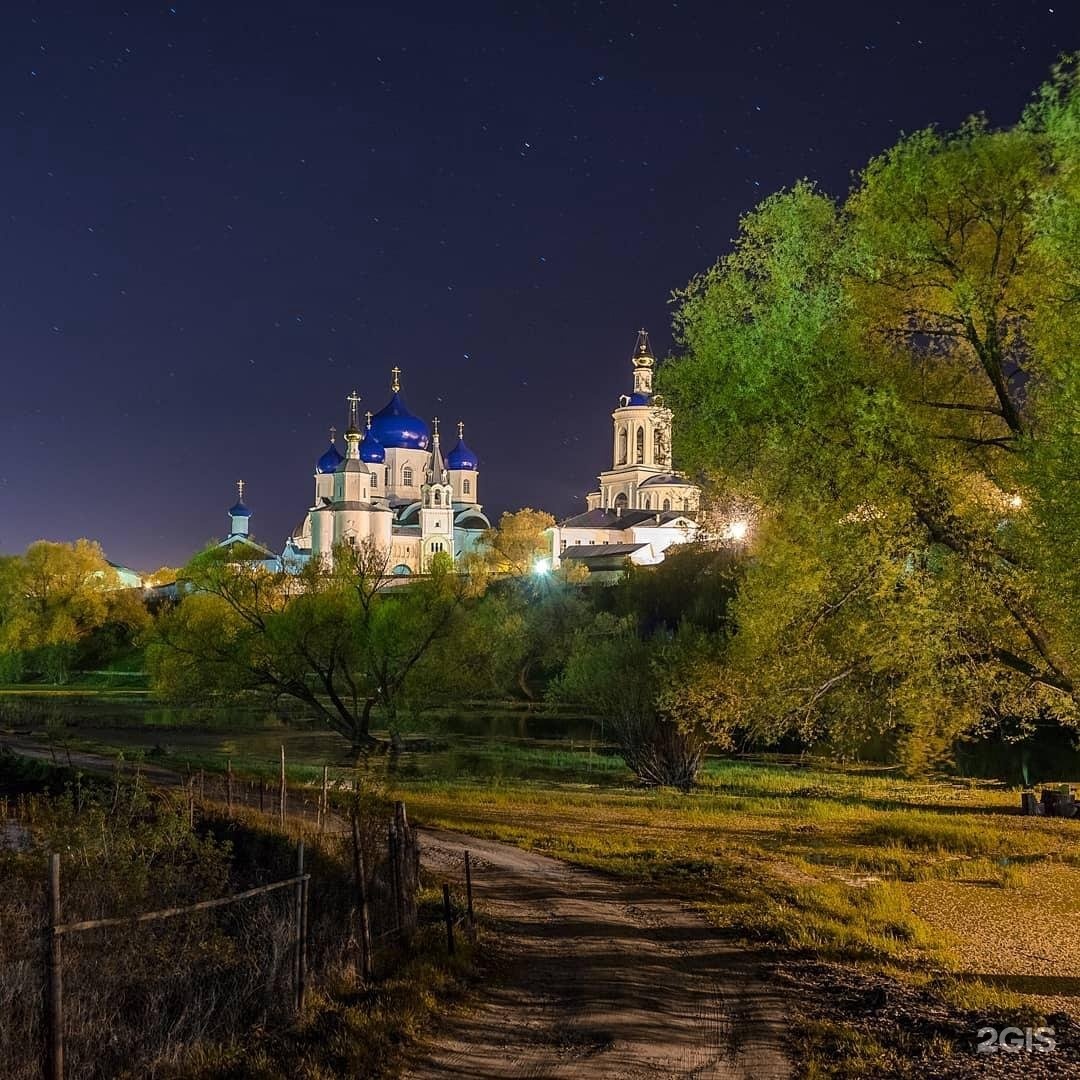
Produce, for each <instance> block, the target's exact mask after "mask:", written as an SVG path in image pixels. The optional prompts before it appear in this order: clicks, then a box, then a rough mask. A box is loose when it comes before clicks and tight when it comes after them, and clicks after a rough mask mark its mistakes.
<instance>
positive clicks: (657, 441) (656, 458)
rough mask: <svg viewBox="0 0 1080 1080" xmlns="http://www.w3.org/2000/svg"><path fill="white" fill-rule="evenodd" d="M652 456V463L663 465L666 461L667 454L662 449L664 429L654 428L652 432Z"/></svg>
mask: <svg viewBox="0 0 1080 1080" xmlns="http://www.w3.org/2000/svg"><path fill="white" fill-rule="evenodd" d="M652 446H653V449H652V456H653V463H654V464H656V465H663V464H665V462H666V461H667V454H666V451H665V449H664V429H663V428H655V429H654V430H653V434H652Z"/></svg>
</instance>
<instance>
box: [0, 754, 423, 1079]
mask: <svg viewBox="0 0 1080 1080" xmlns="http://www.w3.org/2000/svg"><path fill="white" fill-rule="evenodd" d="M324 776H325V774H324ZM132 782H133V783H134V784H135V785H136V786H137V785H138V783H139V778H138V775H137V774H136V775H135V777H134V779H133V781H132ZM151 794H152V796H153V797H154V798H161V799H164V800H166V801H167V802H168V803H169V804H170V806H169V809H170V813H171V814H172V816H173V817H174V818H176V819H177V820H179V822H180V823H181V825H183V826H186V828H187V829H188V830H190V832H191V835H192V840H191V844H192V845H194V846H193V847H192V850H193V851H196V852H197V849H198V844H199V843H200V842H202V841H206V842H207V843H208V842H209V841H210V840H211V839H213V840H214V841H221V840H228V841H230V843H231V844H232V848H233V851H234V863H236V864H237V865H238V867H239V870H238V871H237V872H236V873H233V874H231V876H230V884H234V885H238V886H244V887H234V888H232V889H230V890H229V891H227V892H224V893H222V892H219V893H217V894H214V893H209V894H208V892H207V890H206V888H205V887H202V888H200V885H201V884H202V883H201V882H200V879H199V873H200V871H199V866H200V865H201V864H200V863H199V862H198V861H197V860H195V859H193V861H192V864H191V866H190V867H189V868H188V871H187V872H188V874H189V876H190V880H188V879H186V878H185V868H184V867H179V868H177V867H170V868H166V867H159V868H155V867H154V866H152V865H151V866H150V867H149V868H147V870H146V873H147V874H148V875H149V879H148V880H147V881H145V882H142V883H140V884H141V890H140V891H139V895H140V896H143V897H146V896H151V897H152V896H155V895H157V896H160V897H161V898H162V899H165V900H173V899H174V898H176V897H178V898H179V899H178V900H177V902H175V903H167V904H159V905H157V906H154V905H150V906H148V907H147V908H146V909H144V910H137V911H133V910H131V909H130V908H128V910H121V911H119V912H118V911H117V906H118V903H119V901H117V903H111V902H110V897H109V896H108V895H105V894H106V893H107V890H108V888H109V879H108V875H106V874H104V873H103V872H102V870H101V868H100V867H95V866H94V865H92V864H90V865H87V863H86V862H85V860H82V859H81V857H80V853H79V852H78V851H66V852H63V853H62V854H61V853H60V852H57V851H53V852H52V854H50V855H49V856H48V859H47V866H46V865H45V864H46V859H45V858H42V863H41V864H40V865H41V872H40V874H39V875H37V876H35V878H33V879H29V880H27V881H26V882H24V887H23V888H22V889H21V891H20V892H19V893H18V895H13V894H12V893H10V892H9V893H7V894H4V891H3V889H2V888H0V921H2V922H3V924H4V925H3V926H2V927H0V972H2V974H0V1015H2V1016H3V1017H4V1021H3V1023H0V1074H2V1075H3V1076H4V1077H5V1078H10V1080H31V1078H34V1080H37V1077H40V1076H42V1075H44V1076H45V1077H47V1078H48V1080H74V1078H78V1080H84V1078H85V1080H96V1078H99V1077H115V1076H121V1075H130V1076H155V1075H160V1074H161V1073H163V1072H166V1071H168V1069H169V1068H170V1067H172V1066H175V1065H176V1064H177V1063H178V1062H180V1061H182V1060H183V1058H184V1055H185V1054H187V1053H189V1052H190V1050H191V1047H192V1046H196V1045H199V1044H208V1043H213V1042H219V1043H220V1042H228V1041H229V1040H235V1039H236V1038H238V1037H239V1036H240V1035H242V1034H243V1033H245V1032H247V1031H249V1030H251V1029H253V1028H259V1027H263V1028H266V1027H272V1026H274V1025H280V1024H283V1023H286V1022H288V1019H289V1017H290V1016H291V1015H292V1014H293V1013H294V1012H295V1011H296V1009H297V1008H298V1007H302V1004H303V1000H304V994H305V990H306V986H307V981H308V976H309V973H314V974H316V975H323V974H329V973H331V972H334V973H338V974H342V975H345V976H346V977H349V978H352V979H354V980H356V981H357V982H362V981H366V980H371V979H373V978H377V977H379V976H380V975H382V974H385V973H386V972H388V971H390V970H392V969H393V967H394V965H395V963H396V959H397V957H398V956H400V955H401V954H402V953H401V949H400V945H401V944H403V943H406V942H407V941H408V940H409V938H410V937H411V935H412V934H413V933H414V932H415V931H416V928H417V914H418V913H417V893H418V890H419V848H418V844H417V838H416V833H415V830H414V829H413V828H412V827H411V826H410V825H409V823H408V820H407V818H406V814H405V807H404V804H403V803H396V804H393V805H392V806H390V805H387V804H385V803H382V804H376V805H374V806H373V805H364V804H362V802H361V800H359V799H356V800H354V801H353V803H352V808H351V810H350V811H348V812H346V814H345V815H344V816H339V815H336V814H333V813H332V812H331V811H330V807H329V785H328V784H327V783H324V784H323V786H322V788H321V789H319V790H318V791H317V793H315V794H312V793H310V792H296V791H293V790H290V788H289V787H288V785H287V784H286V785H282V788H281V789H280V790H278V791H276V792H273V793H272V794H273V796H274V798H270V797H268V796H269V794H270V793H268V791H267V789H266V785H265V782H263V783H262V784H261V785H260V783H259V782H258V781H240V780H238V779H237V778H236V777H235V776H233V775H232V770H231V769H229V770H227V773H226V774H225V775H224V776H212V775H207V774H204V775H202V776H193V777H177V779H176V782H175V784H174V789H173V790H172V791H161V790H160V789H154V790H153V791H152V792H151ZM5 806H6V809H7V813H6V815H5V818H4V820H3V822H2V825H3V829H2V831H0V839H2V841H3V842H2V843H0V848H4V847H6V848H7V849H8V850H9V851H19V850H20V849H22V855H23V858H32V857H35V856H34V855H33V853H34V852H37V851H44V850H48V848H47V847H43V843H45V844H48V843H51V841H52V839H53V838H52V837H43V836H41V835H40V833H41V832H42V830H43V829H44V828H45V826H44V825H43V824H42V822H43V820H44V819H45V818H46V817H47V814H46V808H45V806H44V800H43V799H42V797H40V796H23V797H21V798H20V799H18V800H15V801H13V802H10V803H9V802H8V801H7V800H5ZM260 806H261V807H262V812H261V813H260ZM283 806H284V813H285V818H284V820H285V821H286V823H287V826H288V829H289V830H290V832H291V835H290V832H286V831H283V830H282V829H281V828H280V824H281V820H282V817H281V814H282V807H283ZM73 811H74V813H75V814H76V815H77V814H78V813H79V807H78V799H77V798H75V799H73ZM200 838H201V840H200ZM297 838H299V841H300V842H299V845H297V844H296V840H297ZM215 850H216V849H215ZM46 870H47V872H45V871H46ZM155 878H160V889H156V881H155ZM217 880H220V878H218V879H217ZM200 893H201V895H200ZM120 906H123V905H120Z"/></svg>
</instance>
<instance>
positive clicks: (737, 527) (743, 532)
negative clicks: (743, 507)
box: [724, 518, 750, 544]
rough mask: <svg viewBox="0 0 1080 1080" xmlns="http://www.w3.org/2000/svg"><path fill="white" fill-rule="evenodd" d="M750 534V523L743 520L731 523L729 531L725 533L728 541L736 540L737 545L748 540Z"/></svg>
mask: <svg viewBox="0 0 1080 1080" xmlns="http://www.w3.org/2000/svg"><path fill="white" fill-rule="evenodd" d="M749 532H750V522H749V521H743V520H742V519H741V518H740V519H739V520H737V521H729V522H728V526H727V529H726V530H725V532H724V535H725V537H726V539H728V540H734V541H735V542H736V543H737V544H740V543H742V541H743V540H745V539H746V537H747V536H748V534H749Z"/></svg>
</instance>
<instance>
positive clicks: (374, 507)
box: [222, 367, 491, 576]
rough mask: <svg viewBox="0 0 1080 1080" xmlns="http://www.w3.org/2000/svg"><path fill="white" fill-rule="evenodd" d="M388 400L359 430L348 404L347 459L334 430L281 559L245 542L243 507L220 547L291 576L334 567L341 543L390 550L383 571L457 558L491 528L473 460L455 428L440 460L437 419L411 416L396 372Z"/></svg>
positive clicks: (234, 511) (354, 408)
mask: <svg viewBox="0 0 1080 1080" xmlns="http://www.w3.org/2000/svg"><path fill="white" fill-rule="evenodd" d="M391 375H392V381H391V384H390V389H391V398H390V400H389V401H388V402H387V403H386V405H385V406H383V408H382V409H380V410H379V411H378V412H377V413H375V414H374V415H373V414H372V413H370V412H369V413H367V414H366V424H365V426H364V427H363V428H361V426H360V414H359V406H360V397H359V395H358V394H357V393H356V391H355V390H354V391H353V392H352V393H351V394H350V395H349V397H348V398H347V399H346V400H347V402H348V405H349V412H348V417H349V421H348V427H347V428H346V429H345V450H344V453H342V451H341V450H339V449H338V446H337V439H336V431H335V429H334V428H331V429H330V445H329V447H327V449H326V450H325V452H324V453H323V455H322V456H321V457H320V458H319V460H318V461H317V462H316V463H315V476H314V480H315V494H314V498H313V500H312V503H311V506H310V507H309V508H308V511H307V513H306V514H305V515H304V518H303V520H302V521H301V522H300V523H299V524H298V525H297V527H296V528H295V529H294V530H293V534H292V535H291V536H290V537H289V538H288V540H287V542H286V544H285V550H284V551H283V552H282V553H281V555H280V556H275V555H274V554H273V553H272V552H270V551H268V550H266V549H265V548H262V547H261V546H260V545H258V544H255V543H254V542H253V541H252V540H251V538H250V534H249V518H250V517H251V511H250V510H249V509H248V508H247V507H246V506H245V505H244V503H243V488H242V487H241V490H240V496H241V497H240V500H239V501H238V502H237V504H236V505H235V506H233V507H232V508H231V509H230V510H229V520H230V526H231V532H230V534H229V536H228V537H226V539H225V540H224V541H222V546H230V547H231V546H234V545H242V547H241V548H240V549H239V550H243V551H244V552H245V554H246V556H247V557H248V558H251V557H254V558H255V560H256V561H259V562H261V563H262V564H263V565H265V566H267V568H269V569H281V568H284V569H290V568H292V569H296V568H298V567H300V566H302V565H303V564H304V563H305V562H307V560H309V559H312V558H321V559H327V560H329V559H331V558H332V557H333V549H334V547H335V546H336V545H338V544H351V545H354V546H356V545H359V544H361V543H363V542H365V541H367V540H368V539H369V538H370V539H372V540H374V542H375V543H376V544H377V545H378V546H379V548H381V549H382V550H389V551H390V567H391V570H390V572H391V573H392V574H395V575H399V576H401V575H407V574H421V573H425V572H426V571H427V569H428V567H429V566H430V564H431V559H432V557H433V556H435V555H437V554H440V553H446V554H448V555H449V556H450V557H451V558H452V559H455V560H457V559H459V558H460V557H461V556H462V555H463V554H464V553H465V552H467V551H471V550H472V549H473V548H474V547H475V546H476V544H477V543H478V541H479V539H480V537H481V535H482V534H483V532H484V530H485V529H488V528H490V527H491V526H490V523H489V522H488V519H487V518H486V517H485V516H484V512H483V508H482V507H481V506H480V503H479V502H477V486H478V481H479V476H480V471H479V461H478V459H477V457H476V454H475V453H473V451H472V450H471V449H470V448H469V446H468V445H467V444H466V443H465V425H464V424H463V423H461V422H459V423H458V438H457V443H456V444H455V445H454V447H453V449H452V450H450V452H449V453H448V454H446V455H445V457H444V456H443V451H442V446H441V441H440V435H439V420H438V418H437V417H436V418H435V419H434V420H433V421H432V423H431V425H430V426H429V425H428V424H427V423H426V422H425V421H424V420H421V419H420V417H418V416H415V415H413V413H411V412H410V411H409V409H408V407H407V406H406V405H405V401H404V398H403V397H402V395H401V381H400V376H401V369H400V368H396V367H395V368H393V369H392V371H391Z"/></svg>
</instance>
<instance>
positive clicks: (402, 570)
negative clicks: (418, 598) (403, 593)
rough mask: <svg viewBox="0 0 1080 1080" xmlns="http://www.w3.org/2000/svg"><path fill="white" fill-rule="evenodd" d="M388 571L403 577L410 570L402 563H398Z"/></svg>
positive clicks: (410, 571) (409, 572)
mask: <svg viewBox="0 0 1080 1080" xmlns="http://www.w3.org/2000/svg"><path fill="white" fill-rule="evenodd" d="M390 573H391V574H395V575H396V576H397V577H404V576H405V575H406V574H411V573H412V570H410V569H409V567H407V566H406V565H405V564H404V563H398V564H397V566H395V567H394V569H393V570H391V571H390Z"/></svg>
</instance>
